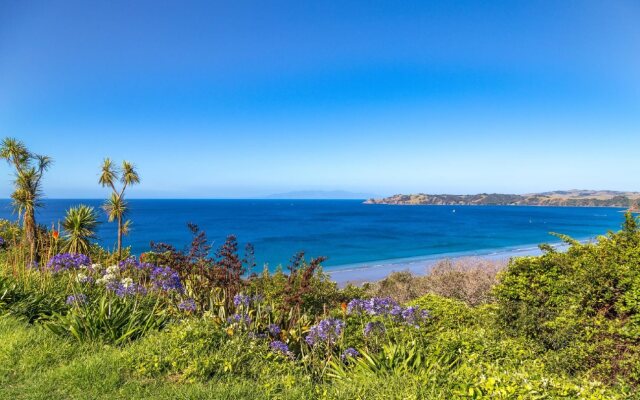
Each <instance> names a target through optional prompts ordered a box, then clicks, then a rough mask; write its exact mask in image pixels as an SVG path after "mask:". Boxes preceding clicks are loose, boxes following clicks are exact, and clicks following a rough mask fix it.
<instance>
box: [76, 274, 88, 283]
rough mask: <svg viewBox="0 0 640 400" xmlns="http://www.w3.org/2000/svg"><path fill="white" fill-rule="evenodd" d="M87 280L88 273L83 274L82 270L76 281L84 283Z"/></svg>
mask: <svg viewBox="0 0 640 400" xmlns="http://www.w3.org/2000/svg"><path fill="white" fill-rule="evenodd" d="M86 280H87V274H83V273H82V272H81V273H79V274H78V275H77V276H76V282H78V283H84V282H85V281H86Z"/></svg>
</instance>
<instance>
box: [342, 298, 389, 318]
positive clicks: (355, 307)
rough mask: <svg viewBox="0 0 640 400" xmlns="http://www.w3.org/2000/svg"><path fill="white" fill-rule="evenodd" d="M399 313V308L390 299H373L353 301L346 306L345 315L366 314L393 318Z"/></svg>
mask: <svg viewBox="0 0 640 400" xmlns="http://www.w3.org/2000/svg"><path fill="white" fill-rule="evenodd" d="M400 312H401V308H400V306H399V305H398V303H396V302H395V301H394V300H393V299H392V298H390V297H374V298H371V299H368V300H364V299H353V300H351V301H350V302H349V304H347V313H349V314H359V313H366V314H369V315H392V316H393V315H397V314H399V313H400Z"/></svg>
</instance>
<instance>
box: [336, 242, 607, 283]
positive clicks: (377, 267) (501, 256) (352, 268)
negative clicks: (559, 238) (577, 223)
mask: <svg viewBox="0 0 640 400" xmlns="http://www.w3.org/2000/svg"><path fill="white" fill-rule="evenodd" d="M595 239H596V237H590V238H586V239H581V240H579V242H580V243H588V242H591V241H593V240H595ZM549 244H550V245H551V246H552V247H554V248H555V249H557V250H564V249H567V248H568V245H567V244H566V243H563V242H554V243H549ZM540 254H542V250H540V248H539V247H538V244H528V245H520V246H514V247H505V248H498V249H485V250H472V251H465V252H454V253H442V254H431V255H427V256H416V257H408V258H397V259H388V260H377V261H369V262H363V263H356V264H345V265H337V266H333V267H327V268H325V269H324V272H326V273H327V274H328V275H329V276H330V277H331V279H332V280H333V281H335V282H336V283H337V284H338V286H339V287H344V286H346V285H347V284H349V283H351V284H355V285H360V284H363V283H366V282H375V281H379V280H382V279H384V278H385V277H387V276H388V275H389V274H390V273H392V272H400V271H409V272H411V273H413V274H416V275H426V274H428V273H429V271H430V270H431V267H433V266H434V265H435V264H436V263H438V262H439V261H442V260H445V259H461V258H469V257H475V258H484V259H488V260H494V261H505V262H507V261H509V260H510V259H511V258H513V257H523V256H537V255H540Z"/></svg>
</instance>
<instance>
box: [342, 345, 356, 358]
mask: <svg viewBox="0 0 640 400" xmlns="http://www.w3.org/2000/svg"><path fill="white" fill-rule="evenodd" d="M358 357H360V353H359V352H358V350H356V349H354V348H353V347H349V348H348V349H346V350H345V351H344V352H343V353H342V354H341V355H340V359H341V360H342V361H349V359H350V358H358Z"/></svg>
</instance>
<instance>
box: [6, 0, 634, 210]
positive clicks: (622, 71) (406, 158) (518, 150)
mask: <svg viewBox="0 0 640 400" xmlns="http://www.w3.org/2000/svg"><path fill="white" fill-rule="evenodd" d="M267 3H269V4H268V5H267ZM638 21H640V3H639V2H638V1H546V2H544V1H504V2H502V1H493V2H485V1H438V2H428V1H416V2H413V1H388V2H386V1H363V2H356V1H335V2H333V1H315V2H305V1H287V2H264V1H255V2H244V1H230V2H227V3H224V2H214V1H206V2H187V1H176V2H170V1H134V2H131V1H104V2H99V1H78V2H68V1H55V2H54V1H11V0H0V136H14V137H17V138H20V139H22V140H24V141H25V142H26V143H27V144H28V146H29V147H30V148H31V149H33V150H34V151H36V152H40V153H44V154H48V155H50V156H52V157H53V158H54V159H55V165H54V166H53V168H52V169H51V171H50V173H49V174H48V175H47V176H46V182H45V190H46V192H47V195H48V196H49V197H100V196H102V195H103V194H104V191H103V190H102V189H101V188H100V187H99V186H98V185H97V183H96V180H97V175H98V168H99V165H100V163H101V160H102V158H103V157H105V156H110V157H112V158H114V159H116V160H121V159H123V158H124V159H128V160H131V161H133V162H135V163H136V164H137V166H138V167H139V170H140V173H141V176H142V178H143V184H142V185H140V186H138V187H137V188H135V189H133V190H131V192H130V195H131V196H132V197H259V196H263V195H267V194H269V193H273V192H283V191H288V190H334V189H338V190H349V191H358V192H370V193H376V194H381V195H385V194H392V193H396V192H416V191H422V192H435V193H442V192H449V193H473V192H484V191H491V192H493V191H496V192H515V193H521V192H533V191H540V190H551V189H569V188H598V189H600V188H606V189H621V190H640V161H639V157H638V155H639V154H640V23H639V22H638ZM0 178H1V179H2V181H1V182H0V197H6V196H7V195H8V194H9V193H10V183H9V180H10V170H9V168H8V167H7V166H6V165H2V166H0Z"/></svg>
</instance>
